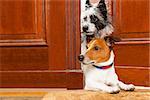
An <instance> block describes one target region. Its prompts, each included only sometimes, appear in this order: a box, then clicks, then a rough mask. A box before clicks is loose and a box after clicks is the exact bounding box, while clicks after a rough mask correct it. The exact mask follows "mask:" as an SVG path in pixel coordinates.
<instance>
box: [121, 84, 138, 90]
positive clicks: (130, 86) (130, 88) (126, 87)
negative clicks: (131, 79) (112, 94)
mask: <svg viewBox="0 0 150 100" xmlns="http://www.w3.org/2000/svg"><path fill="white" fill-rule="evenodd" d="M122 89H123V90H125V91H134V89H135V86H134V85H133V84H129V85H125V86H124V87H123V88H122Z"/></svg>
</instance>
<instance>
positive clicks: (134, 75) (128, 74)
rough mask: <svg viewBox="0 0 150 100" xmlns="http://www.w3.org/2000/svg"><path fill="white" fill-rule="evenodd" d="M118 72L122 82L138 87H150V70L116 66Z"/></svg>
mask: <svg viewBox="0 0 150 100" xmlns="http://www.w3.org/2000/svg"><path fill="white" fill-rule="evenodd" d="M116 72H117V74H118V77H119V79H120V80H121V81H123V82H125V83H128V84H134V85H137V86H150V79H149V72H150V69H146V68H138V67H137V68H135V66H129V67H126V66H120V67H118V66H116Z"/></svg>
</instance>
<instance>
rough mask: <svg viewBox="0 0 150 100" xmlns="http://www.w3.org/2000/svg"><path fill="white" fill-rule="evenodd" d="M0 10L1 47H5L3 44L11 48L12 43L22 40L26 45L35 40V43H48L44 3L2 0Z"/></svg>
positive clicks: (30, 0)
mask: <svg viewBox="0 0 150 100" xmlns="http://www.w3.org/2000/svg"><path fill="white" fill-rule="evenodd" d="M0 8H1V9H0V46H4V45H3V43H10V46H11V42H14V41H20V42H21V40H25V41H24V42H26V43H30V42H31V40H33V39H34V40H33V42H34V41H36V39H41V40H42V41H41V42H45V41H46V40H45V17H44V16H45V15H44V13H45V9H44V1H42V0H41V1H39V0H38V1H36V0H25V1H11V0H1V1H0ZM24 42H23V43H24ZM34 43H36V42H34ZM18 44H19V43H18ZM13 45H14V44H13ZM16 45H17V42H16ZM7 46H9V45H7Z"/></svg>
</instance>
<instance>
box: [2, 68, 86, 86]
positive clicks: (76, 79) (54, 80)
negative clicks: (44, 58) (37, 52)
mask: <svg viewBox="0 0 150 100" xmlns="http://www.w3.org/2000/svg"><path fill="white" fill-rule="evenodd" d="M68 76H70V77H68ZM0 78H1V83H0V87H3V88H4V87H5V88H10V87H11V88H16V87H18V88H26V87H28V88H40V87H42V88H74V87H75V86H76V87H75V88H82V83H83V82H82V73H81V72H69V71H48V70H45V71H20V72H19V71H3V72H1V76H0ZM74 83H75V84H74Z"/></svg>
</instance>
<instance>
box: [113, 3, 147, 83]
mask: <svg viewBox="0 0 150 100" xmlns="http://www.w3.org/2000/svg"><path fill="white" fill-rule="evenodd" d="M113 4H114V5H113V21H114V22H113V23H114V26H115V32H114V34H115V35H117V36H119V37H121V38H122V42H119V43H117V45H116V47H115V53H116V65H117V72H118V74H119V77H120V79H121V80H123V81H125V82H126V83H133V84H135V85H142V86H150V80H149V71H150V70H149V69H150V64H149V52H150V51H149V48H150V39H149V32H150V29H149V25H150V24H149V17H150V16H149V0H116V1H113Z"/></svg>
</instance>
